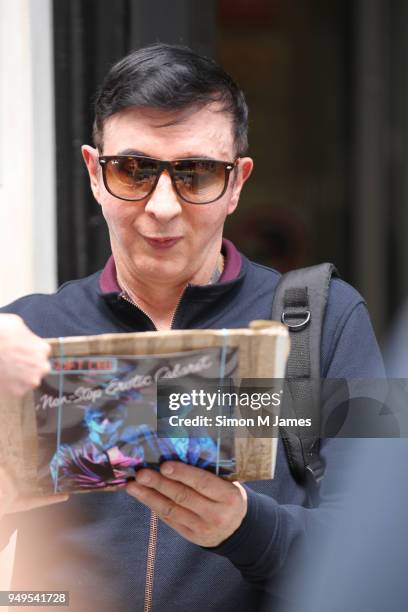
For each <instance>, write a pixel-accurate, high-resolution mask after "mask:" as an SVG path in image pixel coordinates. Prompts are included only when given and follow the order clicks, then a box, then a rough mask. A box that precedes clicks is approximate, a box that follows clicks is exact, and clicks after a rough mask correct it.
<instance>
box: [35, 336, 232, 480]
mask: <svg viewBox="0 0 408 612" xmlns="http://www.w3.org/2000/svg"><path fill="white" fill-rule="evenodd" d="M237 364H238V348H236V347H235V348H234V347H229V348H228V349H227V350H225V349H222V348H207V349H200V350H189V351H184V352H177V353H167V354H163V355H144V356H140V355H139V356H119V355H94V356H92V355H91V356H86V357H83V356H82V357H81V356H79V357H75V356H69V357H54V358H53V359H52V360H51V366H52V369H51V372H50V374H49V375H48V376H46V378H44V380H43V381H42V384H41V386H40V387H39V388H38V389H37V390H36V391H35V393H34V406H35V418H36V425H37V438H38V452H37V461H38V465H37V474H38V485H39V486H40V488H41V489H42V490H43V492H50V491H54V492H67V491H80V490H96V489H104V488H106V487H112V486H120V485H124V484H126V483H127V482H128V481H130V480H132V479H134V477H135V473H136V471H137V470H138V469H141V468H143V467H149V468H155V469H158V468H159V467H160V464H161V463H162V462H163V461H166V460H178V461H183V462H185V463H188V464H190V465H194V466H197V467H201V468H205V469H209V470H211V471H213V472H214V473H217V474H220V475H228V474H232V473H233V472H234V471H235V467H236V466H235V455H234V438H233V435H231V434H230V435H228V432H224V433H223V432H220V431H218V432H215V431H214V430H211V429H209V430H207V429H206V427H203V426H198V427H194V428H193V429H191V428H188V430H187V429H185V428H183V426H180V427H176V428H174V427H171V428H169V429H168V436H167V435H166V432H164V433H163V426H162V427H160V435H159V434H158V423H157V381H158V380H159V379H163V378H164V379H166V380H175V379H182V380H183V384H184V385H186V386H187V387H188V386H189V385H191V387H200V386H203V384H204V382H205V381H206V380H214V379H215V380H216V379H217V377H218V378H219V377H220V369H222V375H223V378H228V377H232V376H233V375H234V373H235V372H236V370H237ZM224 409H225V411H226V414H228V411H229V410H231V409H232V408H231V407H225V408H224ZM188 412H189V406H183V415H184V416H185V415H187V414H188Z"/></svg>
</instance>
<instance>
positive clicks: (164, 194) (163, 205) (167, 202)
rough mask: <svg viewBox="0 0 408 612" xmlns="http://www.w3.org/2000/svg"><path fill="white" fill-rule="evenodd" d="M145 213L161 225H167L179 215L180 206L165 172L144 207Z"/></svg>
mask: <svg viewBox="0 0 408 612" xmlns="http://www.w3.org/2000/svg"><path fill="white" fill-rule="evenodd" d="M145 211H146V212H147V213H149V214H150V215H152V216H154V217H155V218H156V219H157V220H158V221H160V222H162V223H167V222H168V221H171V220H172V219H173V218H174V217H177V216H178V215H180V214H181V212H182V205H181V204H180V202H179V199H178V197H177V194H176V192H175V191H174V188H173V184H172V182H171V178H170V175H169V173H168V172H167V170H166V171H164V172H162V174H161V176H160V178H159V182H158V183H157V185H156V189H155V190H154V191H153V193H152V195H151V196H150V198H149V199H148V201H147V204H146V205H145Z"/></svg>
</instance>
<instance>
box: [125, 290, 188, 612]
mask: <svg viewBox="0 0 408 612" xmlns="http://www.w3.org/2000/svg"><path fill="white" fill-rule="evenodd" d="M184 292H185V290H184V291H183V293H182V294H181V296H180V298H179V300H178V302H177V305H176V308H175V309H174V312H173V316H172V319H171V325H170V329H172V327H173V325H174V320H175V318H176V314H177V310H178V307H179V305H180V302H181V300H182V298H183V295H184ZM121 298H122V299H123V300H125V301H126V302H128V303H129V304H132V306H134V307H135V308H138V309H139V310H140V311H141V312H143V314H144V315H146V317H147V318H148V319H149V320H150V321H151V323H152V324H153V326H154V328H155V329H156V330H157V328H156V326H155V325H154V323H153V321H152V320H151V318H150V317H149V315H148V314H147V312H145V311H144V310H143V309H142V308H140V306H138V305H137V304H135V302H133V300H131V299H130V298H129V297H127V296H126V295H124V294H122V295H121ZM158 526H159V517H158V515H157V514H156V512H153V510H152V511H151V512H150V524H149V543H148V547H147V562H146V582H145V592H144V605H143V612H152V605H153V581H154V569H155V564H156V552H157V535H158Z"/></svg>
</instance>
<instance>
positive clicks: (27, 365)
mask: <svg viewBox="0 0 408 612" xmlns="http://www.w3.org/2000/svg"><path fill="white" fill-rule="evenodd" d="M49 354H50V347H49V345H48V343H47V342H46V341H45V340H43V339H42V338H39V337H38V336H36V335H35V334H33V333H32V332H31V331H30V330H29V329H28V327H27V326H26V325H25V323H24V321H23V320H22V319H21V318H20V317H19V316H17V315H14V314H0V397H2V398H7V399H10V400H12V399H13V398H18V397H22V396H23V395H24V394H25V393H27V391H29V390H30V389H34V388H35V387H37V386H38V385H39V384H40V382H41V379H42V378H43V377H44V376H45V375H46V374H47V373H48V372H49V369H50V366H49V362H48V357H49ZM66 499H68V496H67V495H48V496H43V497H21V496H20V495H19V494H18V491H17V488H16V486H15V483H14V480H13V477H12V475H11V474H10V473H9V472H8V471H6V470H5V469H4V467H2V466H0V519H1V518H3V516H5V515H6V514H10V513H14V512H21V511H24V510H30V509H32V508H38V507H40V506H45V505H47V504H50V503H56V502H59V501H65V500H66Z"/></svg>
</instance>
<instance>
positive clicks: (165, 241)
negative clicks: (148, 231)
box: [143, 236, 181, 249]
mask: <svg viewBox="0 0 408 612" xmlns="http://www.w3.org/2000/svg"><path fill="white" fill-rule="evenodd" d="M143 237H144V239H145V240H146V242H147V244H149V245H150V246H152V247H153V248H155V249H170V248H171V247H173V246H174V245H175V244H177V243H178V242H179V241H180V240H181V236H172V237H169V238H159V237H157V238H156V237H148V236H143Z"/></svg>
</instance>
